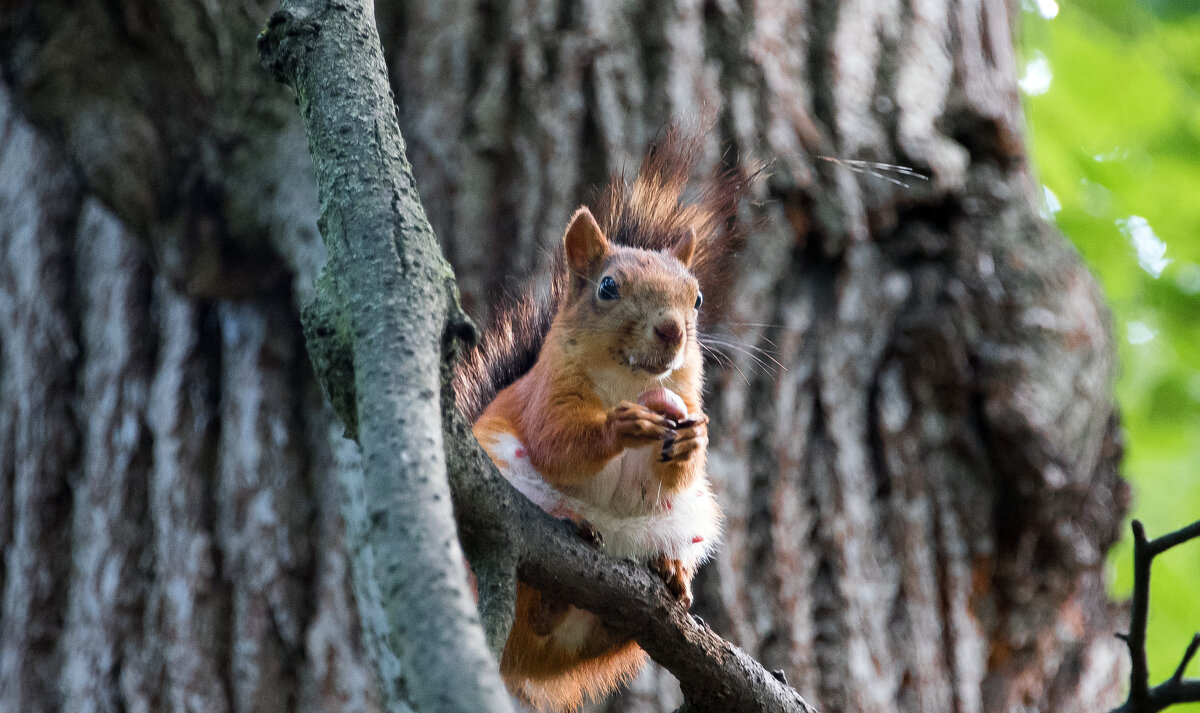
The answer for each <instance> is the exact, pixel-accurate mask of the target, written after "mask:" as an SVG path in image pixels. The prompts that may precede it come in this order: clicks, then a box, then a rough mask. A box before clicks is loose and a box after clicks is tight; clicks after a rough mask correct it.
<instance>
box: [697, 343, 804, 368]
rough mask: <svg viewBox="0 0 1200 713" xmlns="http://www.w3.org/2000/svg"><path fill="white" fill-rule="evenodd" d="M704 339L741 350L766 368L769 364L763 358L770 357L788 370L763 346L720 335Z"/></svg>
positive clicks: (776, 364)
mask: <svg viewBox="0 0 1200 713" xmlns="http://www.w3.org/2000/svg"><path fill="white" fill-rule="evenodd" d="M702 339H704V340H707V341H708V343H709V344H716V345H720V346H723V347H728V348H730V349H736V350H738V351H739V352H741V353H743V354H745V355H746V356H749V357H750V358H752V359H754V360H756V361H757V362H758V363H759V364H760V365H761V366H763V367H764V368H765V367H766V366H767V364H766V362H765V361H764V360H763V358H762V357H766V359H768V360H770V361H771V362H772V363H774V364H775V366H778V367H779V368H780V369H782V370H784V371H787V367H786V366H784V365H783V363H782V362H780V361H779V360H778V359H776V358H775V355H774V354H772V353H771V352H770V351H769V350H767V349H763V348H762V347H759V346H754V345H751V344H745V343H741V342H735V341H732V340H730V339H722V338H720V337H716V336H713V335H705V336H704V337H702ZM772 346H774V345H772ZM760 355H761V356H760Z"/></svg>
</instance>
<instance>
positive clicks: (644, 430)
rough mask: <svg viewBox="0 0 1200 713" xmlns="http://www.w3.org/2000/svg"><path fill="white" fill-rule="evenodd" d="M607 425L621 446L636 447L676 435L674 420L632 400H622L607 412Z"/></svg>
mask: <svg viewBox="0 0 1200 713" xmlns="http://www.w3.org/2000/svg"><path fill="white" fill-rule="evenodd" d="M608 427H609V428H611V429H612V433H613V436H614V437H615V439H616V442H617V445H619V446H620V447H621V448H637V447H639V446H645V445H649V444H651V443H655V442H660V441H666V440H667V439H668V438H672V439H674V438H675V437H676V434H675V422H674V421H672V420H671V419H669V418H667V417H666V416H664V415H662V414H660V413H656V412H654V411H651V410H650V409H648V408H646V407H645V406H642V405H641V404H635V403H633V402H632V401H622V402H621V403H619V404H617V406H615V407H614V408H613V409H612V410H611V411H609V412H608Z"/></svg>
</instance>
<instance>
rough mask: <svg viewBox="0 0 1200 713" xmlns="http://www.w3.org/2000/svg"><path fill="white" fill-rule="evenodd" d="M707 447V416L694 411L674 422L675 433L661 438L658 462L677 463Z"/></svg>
mask: <svg viewBox="0 0 1200 713" xmlns="http://www.w3.org/2000/svg"><path fill="white" fill-rule="evenodd" d="M707 447H708V416H705V415H704V414H702V413H695V414H692V415H690V416H688V417H687V418H686V419H685V420H683V421H680V422H679V423H677V424H675V435H674V436H670V435H668V436H667V437H666V438H664V439H663V444H662V453H660V454H659V457H658V460H659V462H660V463H677V462H679V461H683V460H686V459H687V458H688V456H690V455H691V454H693V453H695V452H697V451H703V450H704V449H705V448H707Z"/></svg>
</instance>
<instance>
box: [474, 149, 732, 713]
mask: <svg viewBox="0 0 1200 713" xmlns="http://www.w3.org/2000/svg"><path fill="white" fill-rule="evenodd" d="M667 139H668V140H667V141H666V142H664V144H663V145H662V146H660V147H659V149H658V150H656V151H655V152H652V153H651V154H650V155H649V156H648V157H647V159H646V161H645V162H644V163H643V166H642V169H641V172H640V173H639V176H638V179H637V181H636V182H635V183H634V185H633V187H632V189H631V190H629V191H627V192H626V191H625V190H624V184H623V183H619V182H617V181H614V182H613V184H612V186H611V187H610V189H609V192H608V195H607V197H606V199H605V200H604V201H603V203H602V207H601V211H600V213H599V215H600V217H601V219H600V220H599V221H597V220H596V219H595V218H594V217H593V215H592V213H591V212H590V211H588V210H587V209H586V208H581V209H580V210H578V211H577V212H576V213H575V215H574V216H573V217H572V219H571V222H570V224H569V225H568V227H567V230H566V232H565V234H564V240H563V244H562V246H561V247H560V249H559V251H558V253H557V258H556V268H555V270H556V272H555V279H554V281H553V289H552V290H551V294H550V297H549V299H548V300H540V301H539V300H537V299H534V298H532V297H529V298H527V299H526V300H524V301H522V302H520V303H518V304H517V305H516V306H515V307H512V308H510V309H507V310H504V311H503V312H502V313H501V315H500V319H499V320H498V322H497V323H496V325H494V326H493V328H492V329H491V330H489V333H488V334H487V335H485V339H484V341H483V343H482V344H481V345H480V346H479V347H478V348H477V349H476V350H475V351H474V352H473V353H472V354H469V355H468V357H467V359H466V360H465V361H464V363H463V365H461V366H460V368H459V370H458V372H457V373H456V388H457V391H458V396H459V405H460V408H462V409H463V410H464V412H465V413H467V415H468V416H469V417H472V418H476V419H477V420H476V421H475V426H474V431H475V434H476V436H477V437H478V438H479V441H480V443H481V444H483V446H484V448H485V449H487V451H488V453H489V455H491V457H492V459H493V460H494V461H495V462H496V463H497V466H498V467H500V468H501V470H502V471H503V472H504V473H505V475H506V477H509V478H510V479H512V480H513V481H514V483H515V484H518V487H521V488H523V492H526V494H527V495H529V496H530V497H531V498H533V499H535V501H537V500H539V498H540V499H541V501H540V502H539V504H540V505H542V507H544V508H545V509H547V510H548V511H550V512H552V513H553V514H558V515H566V516H568V517H572V518H573V519H579V518H580V517H581V516H588V517H590V516H589V515H587V514H586V513H588V512H592V513H600V514H601V515H603V516H604V517H605V518H608V519H607V520H606V521H605V523H606V524H605V526H606V527H609V528H616V529H612V530H610V531H608V532H605V531H603V530H601V532H602V534H603V535H604V538H605V541H606V542H608V543H609V546H610V549H613V544H612V543H613V542H618V543H620V542H623V540H622V539H621V538H623V537H624V538H625V540H627V542H624V544H619V545H617V547H616V550H617V551H615V552H614V554H616V555H617V556H626V555H622V554H621V552H620V548H621V547H625V548H627V549H631V551H635V552H636V553H637V556H639V557H641V558H642V559H643V561H645V562H646V563H647V564H652V565H653V566H654V568H655V569H656V571H659V572H660V573H661V574H662V575H663V577H664V579H665V580H666V581H667V583H668V587H669V588H670V589H671V591H672V592H674V593H675V594H676V596H678V597H679V598H680V599H681V600H682V601H684V602H685V603H690V600H691V592H690V581H691V578H692V575H693V574H694V571H695V568H696V566H698V564H699V562H700V561H702V560H703V558H704V557H705V556H707V553H708V552H709V551H710V550H709V548H710V547H711V542H710V543H709V544H704V545H698V544H696V543H700V542H702V541H704V540H705V537H708V538H709V539H710V540H711V539H715V538H716V537H718V536H719V518H720V514H719V510H718V509H717V508H716V504H715V502H713V501H712V496H711V492H710V491H709V489H708V485H707V481H706V479H705V460H706V458H705V446H706V444H707V426H706V424H707V417H705V416H704V415H703V413H702V404H701V389H702V386H703V361H702V358H701V353H700V348H699V343H698V341H697V329H698V326H697V322H698V319H699V315H698V313H697V311H696V309H695V305H696V303H697V298H698V295H699V292H700V288H701V286H702V285H703V286H704V287H705V288H706V289H708V288H709V287H710V285H714V284H715V282H714V280H715V278H716V277H717V275H718V274H719V273H720V270H721V268H722V266H723V265H724V262H723V261H724V260H725V258H727V257H728V255H729V252H730V250H731V246H732V245H733V242H732V238H731V237H730V236H732V235H733V234H734V233H733V231H732V216H733V212H734V211H735V210H736V206H737V197H738V195H740V192H741V189H742V186H743V184H744V182H739V181H738V180H735V176H734V175H733V174H726V173H718V174H716V177H715V178H714V181H713V182H711V183H710V184H709V188H707V189H706V192H705V193H702V196H701V198H702V203H701V204H699V205H684V204H683V203H682V202H681V195H682V192H683V189H684V187H685V185H686V183H687V177H688V172H689V170H690V166H691V163H690V162H691V156H692V153H694V149H695V147H696V143H695V142H692V143H688V142H685V141H683V140H681V139H680V137H679V136H678V135H677V133H676V132H674V131H672V132H671V133H669V135H668V137H667ZM698 277H699V278H700V280H698V279H697V278H698ZM605 279H611V280H612V281H613V284H614V285H615V286H616V288H615V289H616V290H618V291H619V295H618V296H615V297H611V296H610V297H604V296H602V294H601V283H602V281H603V280H605ZM701 280H703V281H705V282H701ZM706 297H707V296H706ZM657 386H663V387H666V388H668V389H670V390H671V391H673V392H675V393H676V394H678V395H679V396H680V397H681V398H682V400H683V402H684V404H685V406H686V408H687V412H688V414H689V418H688V423H681V424H680V425H678V426H677V425H676V424H675V422H673V421H670V420H669V419H668V418H667V417H665V416H663V415H662V414H660V413H656V412H654V411H651V410H650V409H648V408H646V407H645V406H641V405H639V404H637V403H636V398H637V396H638V394H640V393H642V392H643V391H646V390H648V389H650V388H653V387H657ZM493 395H494V397H493ZM485 405H486V408H484V406H485ZM560 496H561V498H562V499H565V500H566V501H569V502H572V503H575V504H576V506H577V507H576V506H572V507H575V509H576V510H579V512H576V511H575V510H573V509H571V508H566V507H565V506H562V505H559V504H558V503H559V502H560V500H559V499H558V498H560ZM673 499H674V500H673ZM673 501H674V502H675V503H676V507H675V513H676V516H674V517H673V516H672V515H671V509H672V502H673ZM681 504H682V506H684V508H690V509H684V508H681V507H680V505H681ZM589 508H593V509H592V510H589ZM680 512H686V513H689V515H688V517H695V518H697V520H696V521H695V523H694V526H695V528H696V532H703V533H705V536H700V535H697V536H696V537H694V538H693V537H691V536H690V532H691V531H690V530H687V528H690V527H692V526H693V525H692V524H688V522H690V521H682V520H683V518H684V516H683V515H679V514H678V513H680ZM580 513H584V514H583V515H581V514H580ZM610 516H611V517H610ZM647 521H648V522H650V523H651V524H650V525H646V524H644V523H646V522H647ZM681 521H682V522H681ZM625 522H630V523H635V524H630V525H628V526H626V525H623V524H622V523H625ZM638 523H640V524H638ZM653 523H663V524H662V526H661V527H659V528H658V529H655V528H656V527H658V526H657V525H654V524H653ZM625 527H628V528H630V529H622V528H625ZM647 527H649V528H650V529H645V528H647ZM639 528H641V529H639ZM598 529H599V528H598ZM685 536H686V537H685ZM656 538H667V539H666V540H665V541H666V542H667V543H668V544H665V545H662V546H663V547H666V548H667V549H668V550H669V551H671V552H673V553H675V554H672V555H670V556H667V555H665V554H663V551H662V550H657V549H655V547H658V545H656V544H654V543H655V542H658V541H659V539H656ZM644 659H645V655H644V653H643V652H642V651H641V650H640V649H639V648H638V647H637V645H636V644H635V643H634V642H632V641H630V640H626V639H620V638H617V637H614V636H613V635H612V634H610V633H609V632H608V631H607V630H606V629H605V628H604V626H603V625H602V624H601V623H600V621H599V620H598V619H596V618H595V617H594V616H592V615H591V614H589V613H587V612H583V611H580V610H578V609H575V608H574V607H570V606H568V605H566V604H565V603H562V602H558V601H556V600H554V599H552V598H549V597H547V596H546V595H545V594H543V593H541V592H538V591H537V590H534V589H532V588H530V587H528V586H526V585H524V584H519V585H518V589H517V606H516V617H515V621H514V624H513V628H512V631H511V633H510V635H509V639H508V642H507V645H506V647H505V650H504V655H503V657H502V661H501V673H502V674H503V676H504V678H505V681H506V683H507V684H508V685H509V688H510V690H512V692H513V693H514V694H515V695H517V696H519V697H521V698H522V699H524V700H525V701H527V702H528V703H530V704H532V705H533V706H535V707H537V708H539V709H553V710H570V709H574V708H576V707H577V706H578V705H579V704H580V703H581V702H582V701H583V700H584V699H585V698H586V697H589V696H590V697H597V696H600V695H604V694H607V693H608V692H609V691H611V690H612V689H613V688H614V687H615V686H616V685H618V684H619V683H620V682H621V681H623V680H625V679H627V678H629V677H630V676H632V675H633V674H635V673H636V672H637V670H638V669H639V668H640V667H641V665H642V663H643V661H644Z"/></svg>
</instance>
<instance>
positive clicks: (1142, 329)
mask: <svg viewBox="0 0 1200 713" xmlns="http://www.w3.org/2000/svg"><path fill="white" fill-rule="evenodd" d="M1125 335H1126V338H1127V339H1129V343H1130V344H1145V343H1146V342H1148V341H1150V340H1151V339H1154V332H1153V331H1151V329H1150V328H1149V327H1147V326H1146V323H1145V322H1130V323H1129V324H1128V325H1126V327H1125Z"/></svg>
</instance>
